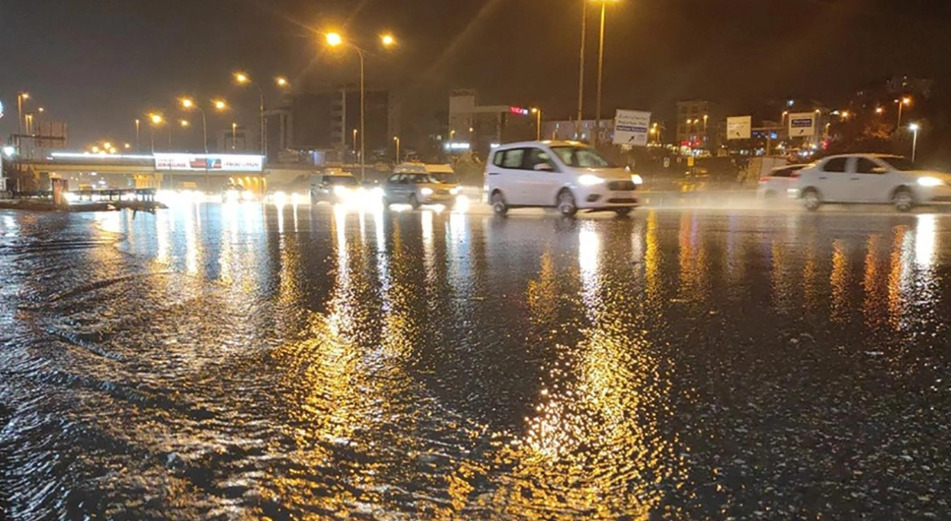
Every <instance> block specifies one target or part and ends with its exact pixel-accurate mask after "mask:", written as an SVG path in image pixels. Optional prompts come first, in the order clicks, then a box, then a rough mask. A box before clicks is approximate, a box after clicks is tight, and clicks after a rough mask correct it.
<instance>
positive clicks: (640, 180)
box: [631, 174, 644, 185]
mask: <svg viewBox="0 0 951 521" xmlns="http://www.w3.org/2000/svg"><path fill="white" fill-rule="evenodd" d="M631 182H632V183H634V184H636V185H642V184H644V179H643V178H641V176H639V175H637V174H631Z"/></svg>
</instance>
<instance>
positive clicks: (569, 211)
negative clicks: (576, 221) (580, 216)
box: [558, 188, 578, 217]
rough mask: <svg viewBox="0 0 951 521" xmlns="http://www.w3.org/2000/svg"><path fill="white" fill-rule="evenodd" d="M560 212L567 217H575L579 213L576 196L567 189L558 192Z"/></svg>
mask: <svg viewBox="0 0 951 521" xmlns="http://www.w3.org/2000/svg"><path fill="white" fill-rule="evenodd" d="M558 212H559V213H561V215H563V216H565V217H574V216H575V214H576V213H578V206H577V204H575V196H574V195H572V193H571V191H569V190H568V189H567V188H565V189H564V190H562V191H561V192H558Z"/></svg>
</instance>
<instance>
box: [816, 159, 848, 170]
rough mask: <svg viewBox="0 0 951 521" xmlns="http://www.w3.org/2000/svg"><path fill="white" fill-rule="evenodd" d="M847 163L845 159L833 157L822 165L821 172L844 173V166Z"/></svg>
mask: <svg viewBox="0 0 951 521" xmlns="http://www.w3.org/2000/svg"><path fill="white" fill-rule="evenodd" d="M848 162H849V158H847V157H834V158H832V159H830V160H828V161H826V164H825V165H823V167H822V171H823V172H845V165H846V163H848Z"/></svg>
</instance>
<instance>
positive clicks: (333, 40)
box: [326, 33, 343, 47]
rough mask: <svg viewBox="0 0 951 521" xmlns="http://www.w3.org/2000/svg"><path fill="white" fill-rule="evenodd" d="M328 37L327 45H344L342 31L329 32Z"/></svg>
mask: <svg viewBox="0 0 951 521" xmlns="http://www.w3.org/2000/svg"><path fill="white" fill-rule="evenodd" d="M326 39H327V45H329V46H331V47H339V46H341V45H343V37H342V36H340V33H327V36H326Z"/></svg>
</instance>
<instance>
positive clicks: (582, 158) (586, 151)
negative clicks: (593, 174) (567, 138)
mask: <svg viewBox="0 0 951 521" xmlns="http://www.w3.org/2000/svg"><path fill="white" fill-rule="evenodd" d="M551 150H552V152H554V153H555V154H557V155H558V157H559V158H560V159H561V161H562V163H564V164H566V165H568V166H576V167H580V168H614V165H612V164H611V163H610V162H608V160H606V159H604V158H603V157H601V156H600V155H599V154H598V153H597V152H596V151H595V150H594V149H593V148H588V147H579V146H559V147H551Z"/></svg>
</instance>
